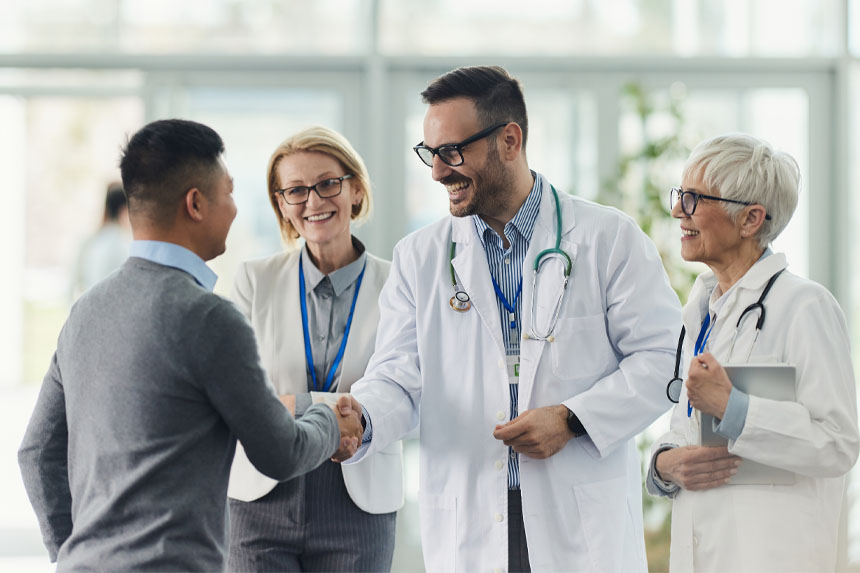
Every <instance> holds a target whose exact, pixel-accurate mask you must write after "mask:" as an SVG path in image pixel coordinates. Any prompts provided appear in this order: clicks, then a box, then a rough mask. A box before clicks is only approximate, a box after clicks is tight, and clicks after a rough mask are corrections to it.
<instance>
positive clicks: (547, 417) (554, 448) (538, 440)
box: [493, 404, 573, 459]
mask: <svg viewBox="0 0 860 573" xmlns="http://www.w3.org/2000/svg"><path fill="white" fill-rule="evenodd" d="M567 412H568V410H567V408H566V407H565V406H564V405H562V404H559V405H557V406H545V407H543V408H535V409H534V410H526V411H525V412H523V413H522V414H520V415H519V416H517V417H516V418H514V419H513V420H511V421H510V422H507V423H505V424H502V425H499V426H496V429H495V431H493V437H494V438H496V439H497V440H502V441H503V442H504V443H505V445H506V446H510V447H512V448H513V449H514V451H515V452H517V453H519V454H525V455H527V456H530V457H533V458H538V459H544V458H548V457H550V456H552V455H554V454H556V453H557V452H558V451H559V450H561V449H562V448H563V447H564V445H565V444H566V443H567V441H568V440H569V439H571V438H572V437H573V432H571V431H570V428H568V427H567Z"/></svg>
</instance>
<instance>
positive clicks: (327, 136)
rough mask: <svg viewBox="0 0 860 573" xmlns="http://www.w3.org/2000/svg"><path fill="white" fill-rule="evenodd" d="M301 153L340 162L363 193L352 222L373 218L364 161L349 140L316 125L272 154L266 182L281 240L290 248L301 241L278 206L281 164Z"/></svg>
mask: <svg viewBox="0 0 860 573" xmlns="http://www.w3.org/2000/svg"><path fill="white" fill-rule="evenodd" d="M301 152H316V153H325V154H326V155H328V156H329V157H332V158H334V159H336V160H337V162H338V163H340V165H341V167H343V169H344V171H346V173H348V174H349V175H352V178H350V179H349V182H350V184H351V185H357V186H358V188H359V189H361V191H362V196H361V203H359V204H358V205H353V206H352V214H351V215H350V219H351V220H352V221H354V222H355V223H356V224H361V223H363V222H364V221H366V220H367V218H368V217H369V216H370V210H371V206H372V204H373V197H372V196H371V193H370V175H368V173H367V167H365V165H364V160H363V159H362V158H361V156H360V155H359V154H358V152H357V151H356V150H355V149H354V148H353V147H352V145H351V144H350V143H349V141H347V139H346V138H345V137H344V136H342V135H341V134H339V133H338V132H336V131H334V130H331V129H328V128H327V127H321V126H314V127H309V128H307V129H304V130H302V131H300V132H298V133H296V134H294V135H292V136H291V137H289V138H287V139H285V140H284V141H283V142H281V144H280V145H278V147H277V148H276V149H275V151H274V152H273V153H272V156H271V157H270V158H269V167H268V171H267V177H266V180H267V181H268V188H269V202H270V203H271V205H272V209H273V210H274V211H275V216H276V217H277V218H278V226H279V227H280V228H281V238H282V239H283V240H284V243H286V245H287V246H288V247H295V246H296V242H297V241H298V239H299V233H298V231H296V229H295V228H294V227H293V225H292V223H290V222H289V220H287V219H286V218H284V215H283V214H282V213H281V209H280V207H279V206H278V198H277V194H276V193H275V191H277V190H278V189H280V183H279V182H278V173H277V169H278V165H279V164H280V162H281V160H282V159H283V158H284V157H287V156H289V155H293V154H295V153H301Z"/></svg>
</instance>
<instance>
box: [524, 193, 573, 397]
mask: <svg viewBox="0 0 860 573" xmlns="http://www.w3.org/2000/svg"><path fill="white" fill-rule="evenodd" d="M541 185H542V190H541V202H540V210H539V211H538V217H537V221H535V227H534V231H533V232H532V239H531V241H530V242H529V249H528V252H527V253H526V258H525V260H524V261H523V292H522V297H523V299H522V300H523V306H522V313H523V329H522V332H523V334H528V333H529V331H530V329H531V328H532V325H533V324H536V325H537V326H538V328H537V330H539V331H544V330H545V329H546V328H547V327H548V326H549V324H550V322H551V319H552V313H553V310H554V308H555V303H556V300H557V299H558V294H559V289H560V288H561V284H562V282H563V281H562V278H561V276H562V272H561V270H562V264H561V261H560V260H559V259H557V258H554V257H553V258H552V259H548V260H547V261H546V262H545V263H544V264H543V266H542V267H541V272H540V279H539V282H538V284H537V289H538V292H537V299H536V300H535V299H533V297H534V295H535V291H534V263H535V259H536V258H537V256H538V254H539V253H540V252H541V251H543V250H545V249H551V248H553V247H555V239H556V225H557V220H558V218H557V215H556V204H555V197H554V196H553V193H552V188H551V186H550V183H549V181H547V180H546V178H543V180H542V182H541ZM559 201H560V203H561V247H560V248H561V249H562V250H563V251H564V252H566V253H567V254H568V256H569V257H570V259H571V263H572V266H571V269H572V270H571V277H570V281H569V282H568V285H567V289H566V290H568V291H569V290H570V289H571V284H570V283H571V282H572V280H573V274H574V273H575V272H576V253H577V245H576V244H575V243H573V242H572V241H570V236H569V234H570V232H571V231H572V230H573V228H574V226H575V224H576V221H575V218H574V205H573V201H571V200H570V198H569V197H566V196H564V195H563V194H561V193H559ZM569 296H571V293H570V292H565V293H564V297H565V298H567V297H569ZM533 300H535V303H536V309H535V314H536V316H535V317H532V301H533ZM563 307H564V304H563V303H562V308H563ZM559 317H560V318H561V314H559ZM533 318H534V321H533ZM548 344H558V342H557V341H556V342H545V341H538V340H531V339H526V340H523V341H522V342H521V343H520V356H521V358H520V362H521V366H520V398H519V400H520V405H521V406H520V411H524V410H526V409H527V408H528V404H529V399H530V397H531V391H532V387H533V383H534V378H535V374H536V373H537V368H538V364H539V363H540V360H541V357H542V356H543V352H544V349H545V348H546V347H547V345H548Z"/></svg>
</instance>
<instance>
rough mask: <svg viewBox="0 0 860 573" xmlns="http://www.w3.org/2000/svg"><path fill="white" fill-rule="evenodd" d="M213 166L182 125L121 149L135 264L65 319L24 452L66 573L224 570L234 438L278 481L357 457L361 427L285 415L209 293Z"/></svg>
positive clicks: (221, 190)
mask: <svg viewBox="0 0 860 573" xmlns="http://www.w3.org/2000/svg"><path fill="white" fill-rule="evenodd" d="M223 152H224V144H223V142H222V141H221V138H220V137H219V136H218V134H217V133H215V132H214V131H213V130H211V129H210V128H208V127H206V126H204V125H201V124H198V123H194V122H190V121H182V120H165V121H157V122H153V123H151V124H149V125H147V126H145V127H144V128H143V129H141V130H140V131H139V132H137V133H136V134H135V135H134V136H133V137H132V138H131V140H130V141H129V143H128V145H127V146H126V149H125V150H124V153H123V158H122V161H121V164H120V167H121V171H122V179H123V184H124V186H125V189H126V193H127V194H128V199H129V216H130V218H131V223H132V228H133V231H134V238H135V241H134V242H133V243H132V246H131V256H130V258H129V259H128V260H127V261H126V263H125V264H124V265H123V266H122V267H121V268H120V269H119V270H118V271H117V272H115V273H114V274H112V275H111V276H110V277H108V278H107V279H105V280H104V281H102V282H101V283H99V284H97V285H96V286H94V287H93V288H92V289H90V290H89V291H88V292H87V293H85V294H84V295H83V296H82V297H81V298H80V299H79V301H78V302H77V303H76V304H75V306H74V307H73V308H72V311H71V313H70V315H69V318H68V320H67V321H66V324H65V325H64V327H63V330H62V332H61V333H60V337H59V340H58V341H57V350H56V352H55V354H54V357H53V359H52V361H51V365H50V368H49V370H48V373H47V375H46V376H45V379H44V381H43V384H42V389H41V392H40V394H39V399H38V402H37V403H36V408H35V411H34V413H33V417H32V419H31V420H30V424H29V426H28V428H27V432H26V434H25V436H24V441H23V443H22V445H21V448H20V450H19V452H18V460H19V463H20V466H21V472H22V475H23V478H24V485H25V486H26V489H27V494H28V496H29V498H30V502H31V503H32V505H33V508H34V509H35V511H36V515H37V517H38V520H39V525H40V527H41V529H42V534H43V537H44V541H45V545H46V546H47V548H48V552H49V554H50V557H51V560H52V561H54V560H56V561H57V563H58V567H57V568H58V570H60V571H66V570H75V571H79V570H100V571H128V570H147V571H153V570H158V571H168V570H176V571H198V570H203V571H218V570H222V569H223V568H224V556H225V550H226V547H225V539H226V533H227V529H228V527H229V520H228V515H227V508H226V492H227V480H228V476H229V472H230V464H231V462H232V459H233V452H234V450H235V447H236V439H237V438H238V439H239V440H241V441H242V443H243V445H244V447H245V451H246V452H247V454H248V457H249V458H250V460H251V462H253V463H254V465H255V466H256V467H257V468H258V469H259V470H260V471H261V472H262V473H264V474H266V475H268V476H270V477H272V478H274V479H278V480H287V479H290V478H292V477H294V476H297V475H300V474H302V473H305V472H308V471H310V470H312V469H314V468H316V467H317V466H318V465H319V464H320V463H322V462H323V461H324V460H325V459H326V458H329V457H331V456H332V455H334V456H335V459H338V460H340V459H345V458H347V457H349V456H351V455H352V453H353V452H354V451H355V448H356V447H357V444H358V441H357V440H358V437H359V436H360V434H361V424H360V422H359V421H358V418H357V416H355V415H352V416H348V417H343V416H341V415H340V414H336V413H335V412H333V410H332V409H331V408H329V407H328V406H324V405H317V406H314V407H312V408H311V409H310V410H308V411H307V413H306V414H305V415H304V417H303V418H302V419H301V420H299V421H295V420H294V419H293V418H292V417H291V416H290V415H289V414H288V412H287V409H286V408H285V407H284V406H283V405H282V404H281V403H280V401H279V400H278V398H277V397H276V396H275V393H274V391H273V390H272V388H271V386H270V384H269V383H268V381H267V379H266V376H265V373H264V372H263V370H262V369H261V367H260V361H259V356H258V353H257V347H256V342H255V339H254V334H253V332H252V331H251V328H250V326H249V325H248V323H247V322H246V321H245V319H244V317H243V316H242V315H241V314H240V313H239V311H238V310H237V309H235V308H234V307H233V306H232V304H231V303H230V302H228V301H226V300H225V299H222V298H221V297H219V296H217V295H215V294H212V292H211V290H212V287H213V286H214V283H215V280H216V278H217V277H216V276H215V275H214V273H212V271H211V270H210V269H209V268H208V267H207V266H206V264H205V262H204V261H207V260H209V259H211V258H214V257H216V256H218V255H220V254H221V253H223V252H224V249H225V241H226V237H227V233H228V231H229V229H230V225H231V223H232V221H233V218H234V217H235V215H236V206H235V204H234V203H233V197H232V192H233V181H232V179H231V178H230V175H229V173H228V172H227V169H226V167H225V166H224V164H223V162H222V160H221V155H222V153H223ZM290 327H291V326H290V325H284V328H290Z"/></svg>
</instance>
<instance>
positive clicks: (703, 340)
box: [687, 312, 717, 418]
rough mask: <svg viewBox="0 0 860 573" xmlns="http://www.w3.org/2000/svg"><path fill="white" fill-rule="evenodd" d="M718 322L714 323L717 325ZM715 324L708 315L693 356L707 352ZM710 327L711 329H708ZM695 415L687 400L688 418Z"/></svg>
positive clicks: (703, 323) (700, 331) (709, 314)
mask: <svg viewBox="0 0 860 573" xmlns="http://www.w3.org/2000/svg"><path fill="white" fill-rule="evenodd" d="M716 323H717V321H716V320H715V321H714V324H716ZM714 324H711V313H710V312H709V313H708V316H706V317H705V320H703V321H702V328H701V329H700V330H699V337H698V338H697V339H696V346H694V347H693V356H698V355H699V354H702V353H703V352H704V351H705V346H707V345H708V338H709V337H710V336H711V331H712V330H713V329H714ZM708 325H710V328H708ZM692 414H693V406H691V405H690V401H689V400H687V417H688V418H689V417H690V416H691V415H692Z"/></svg>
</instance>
